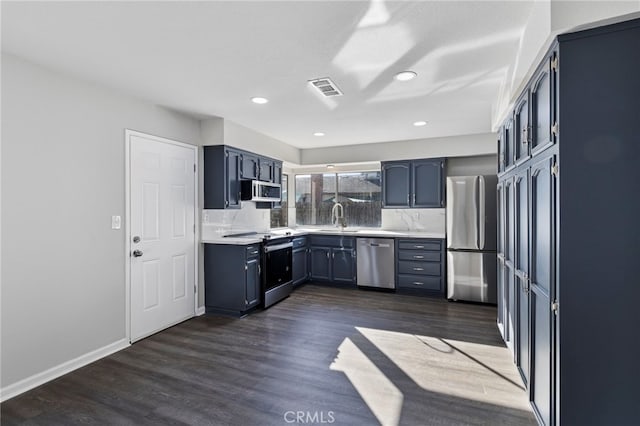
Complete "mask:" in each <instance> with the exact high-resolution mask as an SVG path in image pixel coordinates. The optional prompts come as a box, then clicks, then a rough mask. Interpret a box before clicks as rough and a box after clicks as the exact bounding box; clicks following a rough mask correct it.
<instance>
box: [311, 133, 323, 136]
mask: <svg viewBox="0 0 640 426" xmlns="http://www.w3.org/2000/svg"><path fill="white" fill-rule="evenodd" d="M313 136H324V133H322V132H315V133H314V134H313Z"/></svg>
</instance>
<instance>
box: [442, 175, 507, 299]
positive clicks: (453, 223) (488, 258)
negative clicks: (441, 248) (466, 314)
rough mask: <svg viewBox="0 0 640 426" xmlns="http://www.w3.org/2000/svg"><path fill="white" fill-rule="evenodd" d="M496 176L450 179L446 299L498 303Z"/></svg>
mask: <svg viewBox="0 0 640 426" xmlns="http://www.w3.org/2000/svg"><path fill="white" fill-rule="evenodd" d="M497 183H498V179H497V177H496V176H491V175H487V176H457V177H449V178H447V298H448V299H450V300H467V301H472V302H483V303H496V302H497V289H496V185H497Z"/></svg>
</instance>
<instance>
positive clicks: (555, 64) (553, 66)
mask: <svg viewBox="0 0 640 426" xmlns="http://www.w3.org/2000/svg"><path fill="white" fill-rule="evenodd" d="M551 69H552V70H554V71H558V57H557V56H556V57H554V58H553V59H552V60H551Z"/></svg>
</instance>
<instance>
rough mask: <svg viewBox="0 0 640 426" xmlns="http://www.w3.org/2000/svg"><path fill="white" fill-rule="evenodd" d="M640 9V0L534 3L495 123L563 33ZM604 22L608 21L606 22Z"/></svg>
mask: <svg viewBox="0 0 640 426" xmlns="http://www.w3.org/2000/svg"><path fill="white" fill-rule="evenodd" d="M638 12H640V0H630V1H625V0H623V1H620V0H584V1H583V0H540V1H536V2H535V3H534V4H533V8H532V10H531V14H530V15H529V17H528V19H527V24H526V26H525V29H524V31H523V33H522V36H521V38H520V47H519V49H518V53H517V57H516V58H515V62H514V65H513V67H512V68H511V69H510V70H509V72H508V73H507V76H506V78H505V81H504V84H503V86H502V87H501V89H500V92H499V93H498V99H497V101H496V105H495V106H494V110H493V114H492V118H491V123H492V128H494V129H496V128H497V127H498V126H499V125H500V124H501V123H502V122H503V121H504V119H505V118H506V117H507V115H508V114H509V113H510V112H511V108H512V106H513V103H515V101H516V97H517V96H518V95H519V94H520V93H521V92H522V90H523V89H524V87H525V85H526V83H527V81H528V80H529V79H530V78H531V76H532V74H533V72H534V71H535V68H536V66H537V65H538V64H539V63H540V61H541V60H542V58H543V55H544V54H545V53H546V51H547V49H548V48H549V46H550V45H551V42H552V41H553V40H554V38H555V37H556V36H557V35H558V34H561V33H564V32H568V31H571V30H575V29H577V28H579V27H582V26H590V24H592V23H597V22H601V21H607V20H610V19H611V18H614V17H620V18H619V19H612V21H617V20H623V19H630V18H632V17H637V16H630V15H629V14H637V13H638ZM603 23H604V22H603Z"/></svg>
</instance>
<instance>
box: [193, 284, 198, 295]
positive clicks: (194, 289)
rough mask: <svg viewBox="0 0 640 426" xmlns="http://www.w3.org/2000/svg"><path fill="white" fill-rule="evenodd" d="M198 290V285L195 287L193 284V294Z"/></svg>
mask: <svg viewBox="0 0 640 426" xmlns="http://www.w3.org/2000/svg"><path fill="white" fill-rule="evenodd" d="M197 292H198V287H196V286H195V285H194V286H193V294H196V293H197Z"/></svg>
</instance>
